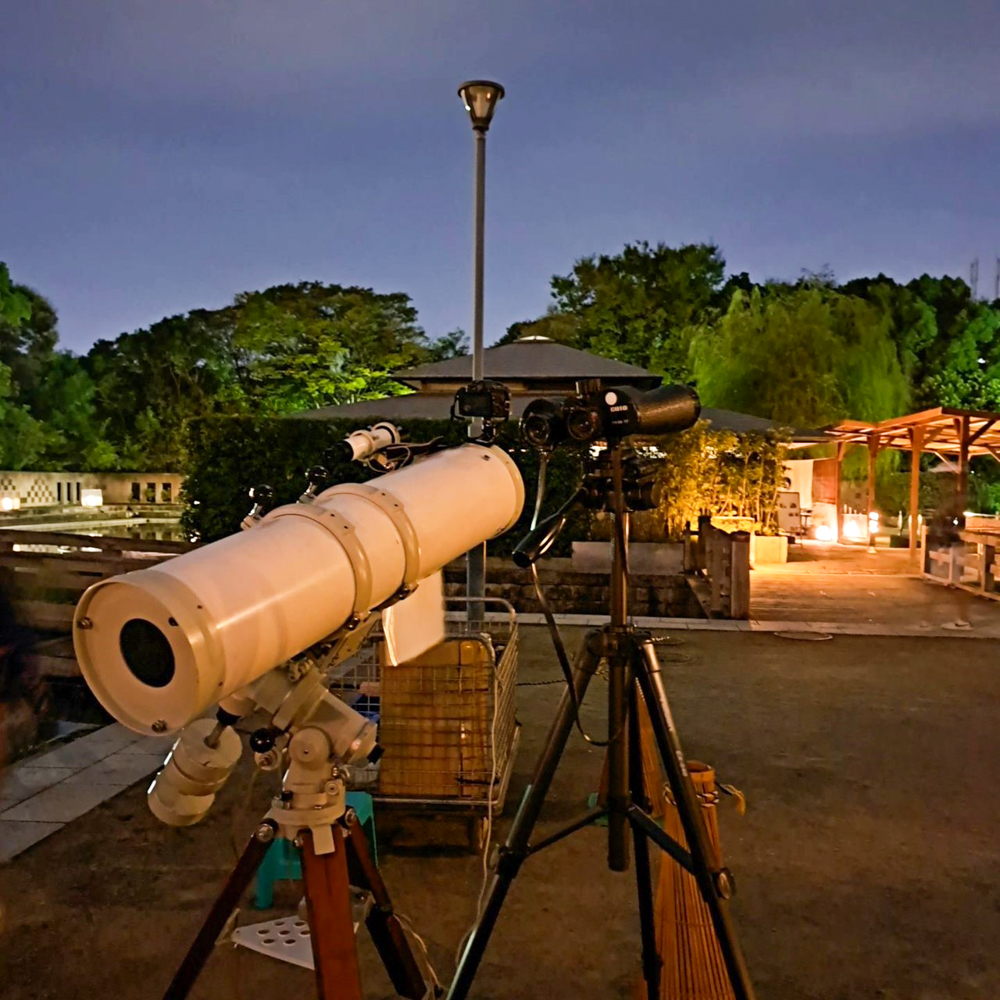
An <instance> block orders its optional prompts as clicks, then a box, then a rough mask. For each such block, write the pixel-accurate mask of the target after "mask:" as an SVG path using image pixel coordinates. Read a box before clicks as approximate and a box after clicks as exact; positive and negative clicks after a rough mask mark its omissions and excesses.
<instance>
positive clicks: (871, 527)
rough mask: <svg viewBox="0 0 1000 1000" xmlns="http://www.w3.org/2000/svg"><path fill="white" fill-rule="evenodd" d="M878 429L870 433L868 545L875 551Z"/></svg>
mask: <svg viewBox="0 0 1000 1000" xmlns="http://www.w3.org/2000/svg"><path fill="white" fill-rule="evenodd" d="M878 446H879V435H878V431H872V432H871V434H869V435H868V511H867V513H868V546H869V548H870V549H871V550H872V551H873V552H874V551H875V548H874V546H875V534H876V530H875V529H876V527H877V525H876V524H875V522H874V521H873V520H872V514H873V513H874V512H875V465H876V463H877V462H878Z"/></svg>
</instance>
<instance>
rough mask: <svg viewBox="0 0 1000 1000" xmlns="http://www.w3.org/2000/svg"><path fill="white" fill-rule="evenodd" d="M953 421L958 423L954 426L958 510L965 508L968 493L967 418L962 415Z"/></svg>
mask: <svg viewBox="0 0 1000 1000" xmlns="http://www.w3.org/2000/svg"><path fill="white" fill-rule="evenodd" d="M955 422H956V424H958V425H959V426H958V427H957V428H956V430H958V432H959V441H958V482H957V484H956V498H957V500H958V503H957V505H956V506H957V507H958V509H959V510H965V506H966V501H967V499H968V493H969V418H968V417H967V416H966V417H962V418H961V419H960V420H957V421H955Z"/></svg>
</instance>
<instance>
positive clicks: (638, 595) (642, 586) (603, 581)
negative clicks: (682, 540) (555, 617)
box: [445, 559, 704, 618]
mask: <svg viewBox="0 0 1000 1000" xmlns="http://www.w3.org/2000/svg"><path fill="white" fill-rule="evenodd" d="M539 576H540V578H541V582H542V587H543V589H544V591H545V595H546V597H547V598H548V601H549V604H550V605H551V607H552V610H553V611H554V612H556V613H557V614H583V615H604V614H607V613H608V601H609V599H610V585H609V579H608V577H607V576H606V575H603V574H595V573H575V572H573V570H572V566H571V561H570V560H569V559H545V560H543V561H542V563H541V564H540V570H539ZM630 593H631V604H630V607H631V610H632V613H633V614H635V615H649V616H654V617H666V618H703V617H704V615H703V614H702V611H701V606H700V605H699V604H698V600H697V598H696V597H695V596H694V594H693V593H692V591H691V588H690V587H689V586H688V583H687V580H686V579H685V578H684V576H683V575H682V574H677V575H669V576H666V575H664V576H633V577H632V589H631V592H630ZM445 594H446V595H447V596H449V597H453V596H464V594H465V564H464V562H454V563H451V564H450V565H449V566H448V567H447V568H446V570H445ZM486 594H487V596H488V597H502V598H504V599H505V600H507V601H510V603H511V604H513V605H514V608H515V610H516V611H518V612H519V613H521V614H532V613H538V612H540V611H541V610H542V609H541V608H540V607H539V605H538V601H537V600H536V599H535V589H534V587H533V586H532V583H531V576H530V574H529V573H528V571H527V570H523V569H519V568H518V567H517V566H515V565H514V564H513V563H512V562H510V561H508V560H505V559H490V560H489V561H488V565H487V569H486Z"/></svg>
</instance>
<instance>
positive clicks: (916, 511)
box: [909, 427, 924, 570]
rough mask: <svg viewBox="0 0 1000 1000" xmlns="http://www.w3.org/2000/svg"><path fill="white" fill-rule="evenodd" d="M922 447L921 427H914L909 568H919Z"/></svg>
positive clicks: (911, 467) (911, 448)
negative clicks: (918, 538) (918, 543)
mask: <svg viewBox="0 0 1000 1000" xmlns="http://www.w3.org/2000/svg"><path fill="white" fill-rule="evenodd" d="M923 447H924V429H923V427H914V428H913V431H912V432H911V434H910V545H909V548H910V568H911V570H917V569H918V568H919V566H920V553H919V552H918V551H917V535H918V534H919V532H920V454H921V452H922V451H923Z"/></svg>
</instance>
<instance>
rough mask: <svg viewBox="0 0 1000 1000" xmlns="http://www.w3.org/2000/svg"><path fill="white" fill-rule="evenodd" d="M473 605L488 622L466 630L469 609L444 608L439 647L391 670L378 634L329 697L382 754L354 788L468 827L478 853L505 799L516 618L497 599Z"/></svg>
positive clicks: (511, 754) (463, 605) (513, 739)
mask: <svg viewBox="0 0 1000 1000" xmlns="http://www.w3.org/2000/svg"><path fill="white" fill-rule="evenodd" d="M476 601H477V603H481V604H482V605H483V607H484V610H485V614H484V615H483V619H484V620H482V621H473V622H470V621H469V620H468V614H467V609H468V604H469V599H468V598H464V597H455V598H447V599H446V601H445V607H446V611H447V621H446V639H445V641H444V642H443V643H441V644H440V645H438V646H435V647H433V648H432V649H430V650H428V651H427V652H426V653H423V654H422V655H421V656H419V657H416V658H415V659H413V660H410V661H408V662H406V663H402V664H397V665H395V666H388V665H386V662H385V643H384V639H383V636H382V634H381V631H380V627H376V629H374V630H373V631H372V634H371V635H370V636H369V637H368V638H367V640H366V642H365V645H364V646H363V647H362V648H361V649H360V650H359V652H358V653H357V654H356V655H355V656H353V657H351V659H349V660H347V661H346V662H345V663H344V664H343V665H342V666H341V667H340V669H339V670H338V671H337V673H336V675H335V676H334V678H333V679H332V684H331V690H332V691H333V693H334V694H336V695H337V696H338V697H339V698H342V699H343V700H344V701H346V702H347V703H348V704H351V705H352V706H353V707H354V708H355V709H357V710H358V711H360V712H363V713H365V714H367V715H369V717H370V718H372V719H373V720H376V721H377V722H378V727H379V743H380V744H381V745H382V746H383V748H384V749H385V754H384V756H383V757H382V758H381V759H380V761H379V762H378V764H377V765H376V766H374V767H368V768H364V769H358V770H355V772H354V774H353V782H352V785H353V787H355V788H361V789H364V790H366V791H370V792H371V793H372V795H373V797H374V799H375V801H376V803H378V804H379V805H380V806H382V807H383V808H389V809H393V810H397V811H400V812H408V813H414V812H416V813H425V814H442V813H450V814H453V815H454V816H456V817H464V818H465V819H466V820H467V821H468V835H469V841H470V845H471V846H472V847H473V848H474V849H476V850H478V849H479V848H480V847H481V846H482V838H483V836H484V835H485V833H486V826H487V819H488V817H490V816H491V815H492V814H493V813H498V812H500V810H502V808H503V804H504V800H505V799H506V795H507V787H508V785H509V783H510V776H511V772H512V770H513V766H514V758H515V755H516V752H517V744H518V738H519V726H518V723H517V720H516V718H515V707H516V706H515V692H516V686H517V662H518V628H517V615H516V613H515V611H514V608H513V607H512V606H511V605H510V604H509V603H508V602H507V601H504V600H501V599H499V598H477V599H476Z"/></svg>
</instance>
